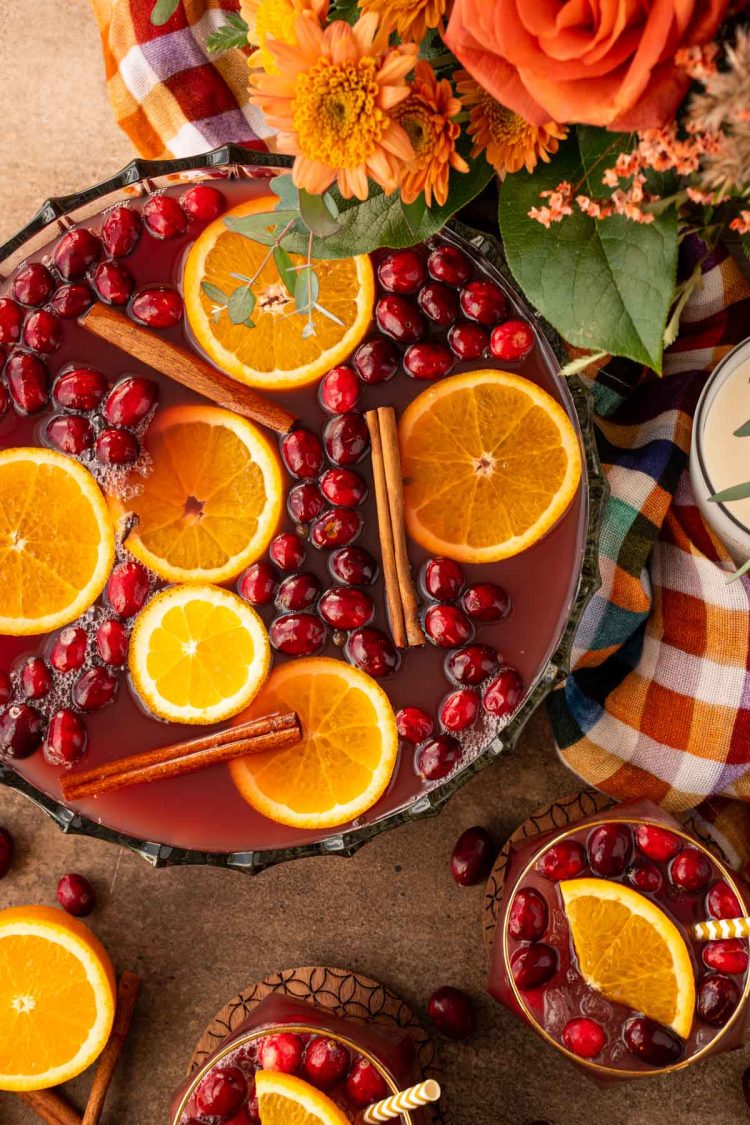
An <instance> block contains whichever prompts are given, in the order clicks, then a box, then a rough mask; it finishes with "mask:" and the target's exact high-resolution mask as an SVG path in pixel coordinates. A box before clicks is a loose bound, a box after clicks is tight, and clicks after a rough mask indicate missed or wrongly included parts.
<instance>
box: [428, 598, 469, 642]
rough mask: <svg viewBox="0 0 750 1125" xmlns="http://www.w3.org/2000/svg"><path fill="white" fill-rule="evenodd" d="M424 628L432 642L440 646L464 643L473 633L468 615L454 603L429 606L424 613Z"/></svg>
mask: <svg viewBox="0 0 750 1125" xmlns="http://www.w3.org/2000/svg"><path fill="white" fill-rule="evenodd" d="M424 629H425V633H426V634H427V636H428V638H429V639H430V640H431V641H432V643H433V644H434V645H438V646H439V647H440V648H457V647H458V646H459V645H465V644H466V643H467V642H468V641H470V640H471V639H472V637H473V635H474V629H473V628H472V625H471V622H470V621H469V619H468V617H467V616H466V614H465V613H463V611H462V610H460V609H458V607H457V606H454V605H442V604H440V605H432V606H430V608H429V609H428V610H427V612H426V613H425V615H424Z"/></svg>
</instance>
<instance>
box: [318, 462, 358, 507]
mask: <svg viewBox="0 0 750 1125" xmlns="http://www.w3.org/2000/svg"><path fill="white" fill-rule="evenodd" d="M320 490H321V492H322V493H323V495H324V496H325V498H326V500H330V502H331V503H332V504H336V505H338V506H340V507H343V508H356V507H357V505H358V504H361V503H362V501H363V500H364V499H365V498H366V496H367V485H366V484H365V482H364V481H363V480H362V477H361V476H360V475H359V473H355V472H354V470H353V469H328V470H327V471H326V472H325V473H323V476H322V477H321V478H320Z"/></svg>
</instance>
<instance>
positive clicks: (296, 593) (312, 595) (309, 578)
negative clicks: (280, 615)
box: [276, 574, 320, 613]
mask: <svg viewBox="0 0 750 1125" xmlns="http://www.w3.org/2000/svg"><path fill="white" fill-rule="evenodd" d="M319 594H320V579H319V578H318V577H317V576H316V575H315V574H292V575H290V576H289V578H285V579H284V581H283V582H282V583H281V585H280V586H279V588H278V590H277V591H276V608H277V609H280V610H282V611H283V612H285V613H288V612H289V611H290V610H294V609H309V608H310V606H312V605H315V602H316V601H317V599H318V595H319Z"/></svg>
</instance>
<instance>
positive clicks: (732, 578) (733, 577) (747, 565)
mask: <svg viewBox="0 0 750 1125" xmlns="http://www.w3.org/2000/svg"><path fill="white" fill-rule="evenodd" d="M748 570H750V559H747V560H746V561H745V562H743V564H742V566H740V567H738V568H737V570H735V572H734V574H730V575H729V577H728V578H727V585H728V584H729V583H730V582H736V581H737V579H738V578H742V575H743V574H747V572H748Z"/></svg>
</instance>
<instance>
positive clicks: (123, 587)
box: [105, 559, 148, 617]
mask: <svg viewBox="0 0 750 1125" xmlns="http://www.w3.org/2000/svg"><path fill="white" fill-rule="evenodd" d="M105 593H106V596H107V600H108V601H109V604H110V605H111V606H112V609H113V610H114V611H115V613H117V614H118V615H119V616H120V617H134V616H135V614H136V613H137V612H138V610H139V609H142V608H143V605H144V602H145V601H146V598H147V597H148V571H147V570H146V568H145V566H142V565H141V563H139V562H135V560H133V559H128V560H126V561H125V562H121V563H117V565H116V566H115V567H114V568H113V570H112V573H111V574H110V576H109V579H108V580H107V585H106V587H105Z"/></svg>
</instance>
